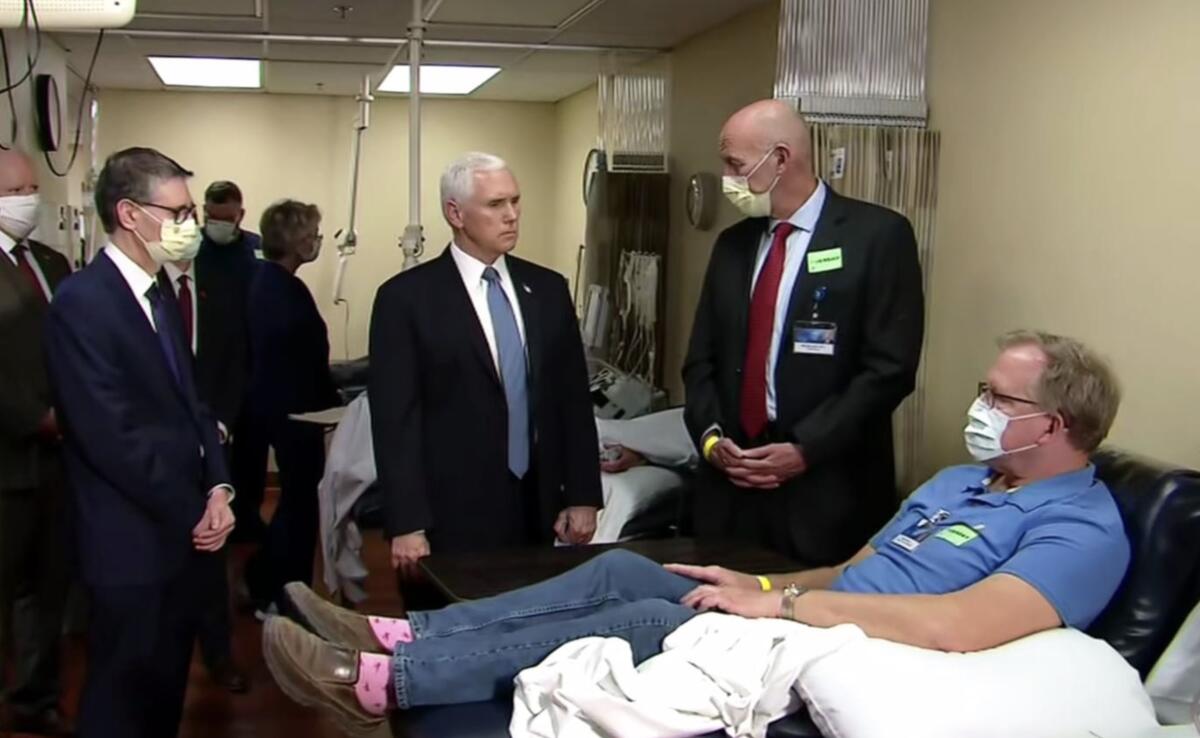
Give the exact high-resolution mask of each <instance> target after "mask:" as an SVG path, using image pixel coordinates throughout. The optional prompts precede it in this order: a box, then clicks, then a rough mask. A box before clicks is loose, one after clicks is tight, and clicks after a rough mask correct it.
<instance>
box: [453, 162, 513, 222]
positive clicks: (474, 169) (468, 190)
mask: <svg viewBox="0 0 1200 738" xmlns="http://www.w3.org/2000/svg"><path fill="white" fill-rule="evenodd" d="M504 169H508V163H507V162H505V161H504V160H503V159H501V158H500V157H498V156H496V155H495V154H485V153H483V152H481V151H472V152H470V153H467V154H463V155H462V156H460V157H459V158H457V159H455V160H454V161H452V162H450V166H448V167H446V171H444V172H442V207H443V208H445V207H446V203H448V202H450V201H451V200H453V201H454V202H457V203H465V202H466V201H467V200H469V199H471V195H473V194H474V193H475V175H476V174H477V173H479V172H498V171H501V170H504Z"/></svg>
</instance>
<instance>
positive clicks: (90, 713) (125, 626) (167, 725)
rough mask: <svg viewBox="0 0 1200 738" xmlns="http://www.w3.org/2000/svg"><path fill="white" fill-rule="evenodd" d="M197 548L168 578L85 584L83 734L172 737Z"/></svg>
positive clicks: (192, 635) (195, 602)
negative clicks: (144, 582)
mask: <svg viewBox="0 0 1200 738" xmlns="http://www.w3.org/2000/svg"><path fill="white" fill-rule="evenodd" d="M211 558H212V555H211V554H201V553H195V554H193V555H192V557H191V558H190V559H189V561H188V564H187V566H185V567H184V569H183V570H182V571H181V572H179V573H178V574H176V575H175V576H173V577H172V578H171V579H169V580H167V581H164V582H159V583H155V584H147V585H138V586H127V587H89V588H88V589H89V594H90V595H91V608H92V610H91V615H92V621H91V625H90V628H89V631H88V669H87V677H86V679H85V681H84V685H83V698H82V701H81V704H80V708H79V737H80V738H171V736H174V735H177V734H178V732H179V721H180V718H181V716H182V714H183V698H184V693H185V691H186V689H187V680H188V665H189V662H190V661H191V654H192V644H193V643H194V642H195V639H196V628H197V625H198V621H199V618H200V611H201V608H200V607H199V605H200V602H199V600H200V599H201V598H202V593H201V588H200V587H198V586H197V582H198V581H200V580H201V579H202V578H203V573H202V572H203V568H204V566H205V565H206V564H207V563H209V562H207V561H205V559H211Z"/></svg>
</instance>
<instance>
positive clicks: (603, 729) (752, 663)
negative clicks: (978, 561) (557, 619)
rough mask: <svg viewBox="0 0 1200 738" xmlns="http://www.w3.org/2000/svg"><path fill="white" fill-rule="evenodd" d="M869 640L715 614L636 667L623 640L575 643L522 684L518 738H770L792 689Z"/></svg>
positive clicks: (794, 704)
mask: <svg viewBox="0 0 1200 738" xmlns="http://www.w3.org/2000/svg"><path fill="white" fill-rule="evenodd" d="M865 638H866V635H865V634H864V633H863V632H862V631H861V630H860V629H859V628H858V627H857V626H853V625H842V626H838V627H836V628H813V627H810V626H807V625H802V624H800V623H794V622H791V621H788V620H773V619H761V620H747V619H744V618H740V617H736V616H733V615H723V614H719V613H708V614H704V615H699V616H697V617H694V618H692V619H691V620H689V621H688V622H686V623H684V624H683V625H682V626H681V627H679V628H678V629H677V630H675V632H673V633H671V635H669V636H667V638H666V640H664V641H663V652H662V653H661V654H659V655H658V656H655V657H653V658H650V659H647V660H646V661H644V662H643V663H642V664H640V665H639V666H637V667H636V668H635V667H634V665H633V660H632V653H631V652H630V648H629V644H628V643H627V642H626V641H624V640H622V639H620V638H583V639H580V640H577V641H573V642H571V643H568V644H566V645H564V646H562V647H561V648H559V649H558V650H556V651H554V653H552V654H550V655H549V656H547V657H546V659H545V660H544V661H543V662H542V663H541V664H539V665H537V666H535V667H533V668H530V669H526V670H525V671H523V672H521V673H520V674H519V675H518V676H517V682H516V693H515V694H514V697H513V718H512V723H511V724H510V726H509V733H510V734H511V735H512V736H513V737H514V738H598V737H612V738H668V737H670V738H676V737H678V736H692V735H703V734H704V733H709V732H712V731H714V730H721V729H725V730H726V731H727V732H728V733H729V735H732V736H736V737H737V738H762V736H764V735H766V731H767V725H768V724H769V723H770V722H771V721H773V720H776V719H778V718H780V717H782V716H783V715H785V714H787V713H790V712H794V711H795V710H796V709H798V707H799V704H800V703H799V700H798V698H797V697H796V695H795V692H794V691H793V689H792V687H793V685H794V684H795V683H796V680H797V679H798V678H799V677H800V675H801V673H802V672H803V671H804V669H805V668H807V667H808V666H809V665H810V664H812V663H814V662H815V661H817V660H819V659H820V658H822V657H823V656H825V655H827V654H830V653H832V652H834V651H836V650H838V649H839V648H841V647H843V646H844V645H846V644H847V643H849V642H851V641H854V640H862V639H865Z"/></svg>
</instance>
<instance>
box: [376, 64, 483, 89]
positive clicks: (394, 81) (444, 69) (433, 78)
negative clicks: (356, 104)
mask: <svg viewBox="0 0 1200 738" xmlns="http://www.w3.org/2000/svg"><path fill="white" fill-rule="evenodd" d="M499 71H500V67H458V66H449V65H443V64H422V65H421V92H422V93H424V94H426V95H470V94H471V93H472V92H474V91H475V90H476V89H478V88H479V86H480V85H482V84H483V83H484V82H487V81H488V80H489V79H491V78H492V77H495V76H496V73H497V72H499ZM379 90H380V92H411V90H410V89H409V78H408V65H407V64H397V65H396V66H394V67H392V71H390V72H388V76H387V77H384V79H383V84H381V85H379Z"/></svg>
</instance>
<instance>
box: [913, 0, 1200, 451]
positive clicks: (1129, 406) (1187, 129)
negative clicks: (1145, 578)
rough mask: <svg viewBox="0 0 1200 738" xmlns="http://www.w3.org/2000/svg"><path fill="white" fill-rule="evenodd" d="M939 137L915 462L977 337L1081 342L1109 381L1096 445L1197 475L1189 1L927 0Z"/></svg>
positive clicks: (1199, 194)
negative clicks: (925, 395) (1117, 406)
mask: <svg viewBox="0 0 1200 738" xmlns="http://www.w3.org/2000/svg"><path fill="white" fill-rule="evenodd" d="M931 30H932V33H931V37H930V44H931V47H930V52H931V55H930V63H931V74H930V82H931V88H930V98H931V102H932V111H933V113H932V124H933V125H934V126H935V127H936V128H938V129H940V130H941V131H942V159H941V187H940V192H939V197H940V203H939V217H938V230H937V247H936V258H935V261H934V264H935V266H934V273H933V290H932V295H931V298H930V308H931V314H932V320H931V331H930V336H929V339H928V341H927V344H926V346H927V362H928V368H929V388H930V391H929V415H928V423H929V434H928V451H929V453H928V454H927V455H926V456H927V459H926V461H927V463H928V464H929V465H930V466H937V465H942V464H946V463H950V462H952V461H956V460H959V459H961V458H962V457H963V452H962V439H961V426H962V425H963V423H964V412H965V410H966V407H967V404H968V403H969V402H970V400H971V396H972V394H973V392H974V387H975V384H976V382H977V380H978V379H979V378H980V377H981V376H982V375H983V373H984V371H985V370H986V368H987V366H988V363H989V361H990V359H991V357H992V355H993V346H992V343H991V340H992V338H993V336H995V335H996V334H997V333H1000V332H1002V331H1004V330H1006V329H1009V328H1012V327H1018V326H1029V327H1037V328H1045V329H1048V330H1052V331H1056V332H1061V333H1066V334H1070V335H1073V336H1077V337H1079V338H1081V339H1084V340H1086V341H1087V342H1089V343H1090V344H1092V345H1093V346H1094V347H1095V348H1096V349H1098V350H1100V351H1101V352H1103V353H1104V354H1106V355H1108V356H1109V357H1110V358H1111V359H1112V360H1113V362H1114V364H1115V366H1116V369H1117V372H1118V373H1119V375H1120V376H1121V377H1122V379H1123V380H1124V386H1125V401H1124V404H1123V406H1122V409H1121V413H1120V415H1119V416H1118V419H1117V424H1116V428H1115V432H1114V434H1113V436H1112V441H1113V442H1114V443H1117V444H1120V445H1123V446H1127V447H1130V448H1133V449H1135V450H1138V451H1141V452H1144V453H1147V454H1152V455H1154V456H1156V457H1160V458H1163V459H1166V460H1170V461H1173V462H1177V463H1184V464H1189V465H1191V466H1193V467H1200V433H1198V431H1197V426H1196V423H1195V421H1194V418H1193V416H1192V411H1194V410H1195V409H1196V408H1200V382H1198V381H1197V380H1198V378H1200V372H1198V371H1197V370H1198V369H1200V329H1198V327H1197V326H1198V317H1200V308H1198V307H1197V305H1198V304H1200V303H1198V302H1197V298H1196V286H1195V285H1196V275H1197V274H1200V228H1197V225H1196V217H1195V211H1196V207H1197V203H1198V202H1200V187H1198V186H1197V183H1196V174H1197V172H1200V150H1198V149H1197V148H1196V134H1197V132H1198V131H1200V96H1198V94H1197V93H1198V91H1200V45H1198V44H1197V42H1196V39H1197V38H1200V3H1196V2H1194V1H1192V0H1147V2H1142V3H1137V4H1135V5H1131V4H1129V3H1126V2H1120V1H1119V0H1057V1H1056V2H1052V3H1048V2H1043V1H1042V0H1013V1H1012V2H1006V3H995V2H984V1H983V0H935V2H934V3H933V8H932V18H931Z"/></svg>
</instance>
